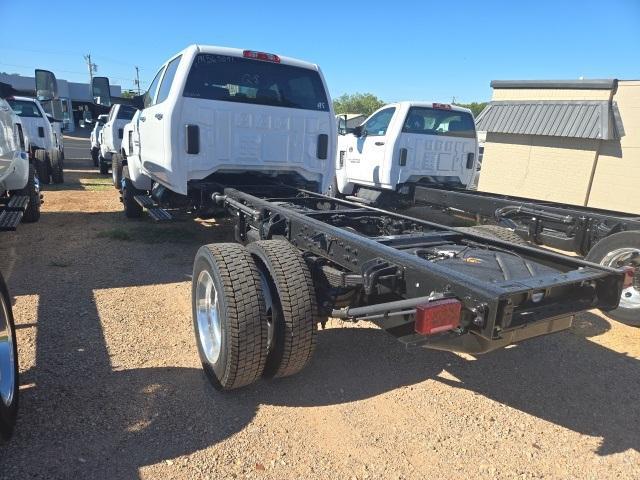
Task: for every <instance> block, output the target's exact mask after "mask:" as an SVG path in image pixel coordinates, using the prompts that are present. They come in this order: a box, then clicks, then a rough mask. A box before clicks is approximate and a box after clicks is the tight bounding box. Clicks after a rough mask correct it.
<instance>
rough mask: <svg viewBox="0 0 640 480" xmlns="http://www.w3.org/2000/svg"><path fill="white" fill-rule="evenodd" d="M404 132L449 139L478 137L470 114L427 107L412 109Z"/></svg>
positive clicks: (403, 129) (405, 123)
mask: <svg viewBox="0 0 640 480" xmlns="http://www.w3.org/2000/svg"><path fill="white" fill-rule="evenodd" d="M402 132H403V133H420V134H425V135H446V136H449V137H466V138H475V137H476V128H475V124H474V123H473V117H472V116H471V114H470V113H467V112H456V111H455V110H440V109H435V108H427V107H411V108H410V109H409V113H408V114H407V119H406V120H405V122H404V126H403V127H402Z"/></svg>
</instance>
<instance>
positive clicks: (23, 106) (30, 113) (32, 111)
mask: <svg viewBox="0 0 640 480" xmlns="http://www.w3.org/2000/svg"><path fill="white" fill-rule="evenodd" d="M7 101H8V102H9V105H11V108H12V109H13V111H14V112H16V115H18V116H20V117H25V118H37V117H42V114H41V113H40V110H39V109H38V106H37V105H36V104H35V102H30V101H29V100H7Z"/></svg>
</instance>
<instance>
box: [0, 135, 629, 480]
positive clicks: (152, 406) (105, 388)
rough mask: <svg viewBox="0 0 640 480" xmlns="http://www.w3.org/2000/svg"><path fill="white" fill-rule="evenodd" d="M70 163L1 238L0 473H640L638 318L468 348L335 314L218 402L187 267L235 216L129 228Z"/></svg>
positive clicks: (78, 162) (588, 318) (100, 184)
mask: <svg viewBox="0 0 640 480" xmlns="http://www.w3.org/2000/svg"><path fill="white" fill-rule="evenodd" d="M74 148H75V150H74ZM85 153H88V146H86V141H85V142H84V143H80V142H79V141H72V140H68V141H67V156H68V157H72V156H75V157H81V156H86V155H85ZM67 170H68V172H67V174H66V175H67V183H66V184H65V185H63V186H62V187H58V188H55V189H52V188H50V189H48V191H45V201H46V203H45V204H44V206H43V207H44V212H43V215H42V219H41V221H40V222H39V223H37V224H33V225H22V226H21V228H19V230H18V232H17V233H10V234H2V236H1V237H0V238H1V243H0V269H1V270H2V272H3V274H4V275H5V277H6V279H7V282H8V284H9V288H10V291H11V293H12V295H13V297H14V301H15V302H14V312H15V317H16V322H17V328H18V342H19V351H20V370H21V392H20V395H21V396H20V402H21V406H20V417H19V420H18V425H17V430H16V434H15V436H14V438H13V440H12V442H11V443H10V445H8V446H5V447H2V448H1V449H0V478H7V479H18V478H19V479H25V478H47V479H57V478H82V479H83V478H96V479H98V478H109V479H132V478H141V479H157V478H163V479H174V478H175V479H192V478H209V479H212V480H213V479H221V478H257V479H263V478H264V479H282V478H305V479H343V478H344V479H354V478H357V479H367V478H370V479H405V478H406V479H409V478H416V479H418V478H439V479H449V478H450V479H459V478H593V479H602V478H620V479H624V478H628V479H632V478H635V479H638V478H640V467H639V465H640V453H639V449H640V388H639V387H640V368H639V367H640V363H639V360H640V341H639V340H640V330H639V329H633V328H631V327H627V326H624V325H621V324H619V323H617V322H614V321H611V320H608V319H607V318H606V317H604V316H602V315H599V314H596V313H587V314H584V315H582V316H581V317H580V318H579V319H577V321H576V324H575V326H574V327H573V328H572V329H571V330H570V331H567V332H563V333H560V334H556V335H552V336H548V337H541V338H538V339H534V340H531V341H529V342H525V343H523V344H521V345H518V346H516V347H513V348H509V349H505V350H502V351H498V352H495V353H492V354H488V355H485V356H481V357H478V358H473V357H470V356H459V355H454V354H449V353H443V352H436V351H427V350H417V351H410V352H407V351H405V350H404V349H403V348H402V347H401V346H400V345H399V344H397V343H396V342H395V341H394V340H393V339H392V338H390V337H389V336H387V335H386V334H385V333H384V332H382V331H380V330H377V329H375V328H373V327H372V326H371V325H367V324H364V325H359V326H357V327H352V326H347V325H343V324H341V323H337V322H332V323H330V325H329V326H328V328H327V329H325V330H323V331H321V332H320V334H319V338H318V348H317V351H316V354H315V357H314V360H313V362H312V363H311V365H310V366H309V367H308V368H307V369H306V370H305V371H304V372H303V373H301V374H300V375H298V376H295V377H292V378H288V379H282V380H278V381H272V382H260V383H258V384H256V385H254V386H251V387H248V388H245V389H242V390H239V391H235V392H231V393H225V394H221V393H218V392H216V391H215V390H213V389H212V388H211V387H210V386H209V384H208V383H207V381H206V380H205V378H204V376H203V374H202V372H201V369H200V366H199V362H198V356H197V352H196V347H195V343H194V337H193V332H192V326H191V307H190V279H189V274H190V271H191V263H192V259H193V256H194V254H195V252H196V250H197V249H198V247H199V246H200V245H201V244H202V243H205V242H213V241H229V240H230V239H231V233H232V230H231V225H230V224H229V223H228V222H225V221H222V222H220V223H216V222H211V223H196V222H193V221H189V220H185V221H181V222H177V223H175V224H170V225H162V226H160V225H155V224H153V223H151V222H150V221H146V220H142V221H138V222H125V219H124V218H123V216H122V214H121V212H120V204H119V202H118V199H117V194H116V192H115V190H114V189H113V188H112V187H111V186H109V184H108V179H107V178H105V177H100V176H98V175H96V173H95V169H93V168H92V167H91V166H90V161H89V160H88V159H86V158H84V159H75V160H74V159H69V160H67ZM149 232H151V233H149Z"/></svg>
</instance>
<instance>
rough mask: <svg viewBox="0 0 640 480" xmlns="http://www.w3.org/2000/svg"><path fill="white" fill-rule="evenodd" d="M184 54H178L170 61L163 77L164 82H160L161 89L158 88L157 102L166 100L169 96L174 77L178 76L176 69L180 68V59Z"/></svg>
mask: <svg viewBox="0 0 640 480" xmlns="http://www.w3.org/2000/svg"><path fill="white" fill-rule="evenodd" d="M181 58H182V55H179V56H177V57H176V58H174V59H173V60H171V61H170V62H169V65H167V71H166V72H165V74H164V77H162V83H161V84H160V90H158V98H157V99H156V103H162V102H164V101H165V100H166V99H167V97H168V96H169V90H171V84H172V83H173V78H174V77H175V76H176V71H177V70H178V65H180V59H181Z"/></svg>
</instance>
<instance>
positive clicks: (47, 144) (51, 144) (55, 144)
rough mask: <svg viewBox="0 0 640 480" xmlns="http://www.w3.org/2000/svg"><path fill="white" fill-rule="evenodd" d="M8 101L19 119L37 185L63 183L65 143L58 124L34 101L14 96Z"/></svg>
mask: <svg viewBox="0 0 640 480" xmlns="http://www.w3.org/2000/svg"><path fill="white" fill-rule="evenodd" d="M7 101H8V102H9V105H10V106H11V108H12V109H13V111H14V112H15V113H16V114H17V115H18V116H19V117H20V120H21V122H22V128H23V130H24V136H25V141H26V144H27V152H28V153H29V155H30V157H31V158H32V160H33V163H34V165H35V166H36V169H37V171H38V178H39V180H40V182H41V183H45V184H46V183H49V182H50V181H53V183H62V182H63V181H64V176H63V161H64V144H63V138H62V130H61V128H60V125H61V123H60V122H59V121H58V120H56V119H54V118H53V117H51V116H50V115H48V114H47V112H46V111H45V110H44V108H43V107H42V104H41V103H40V102H39V101H38V100H36V99H35V98H30V97H21V96H13V97H9V98H8V99H7ZM54 124H55V125H56V127H55V128H54Z"/></svg>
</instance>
